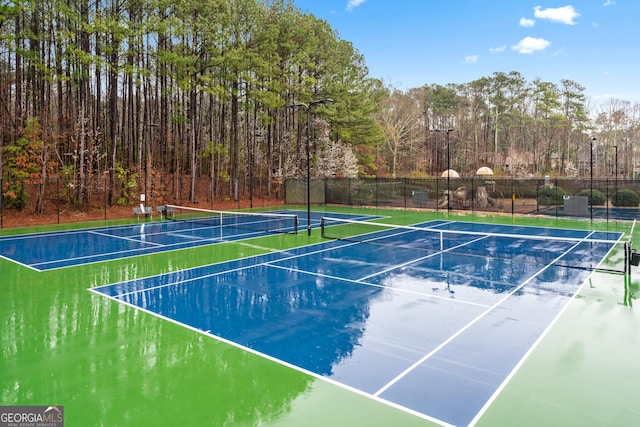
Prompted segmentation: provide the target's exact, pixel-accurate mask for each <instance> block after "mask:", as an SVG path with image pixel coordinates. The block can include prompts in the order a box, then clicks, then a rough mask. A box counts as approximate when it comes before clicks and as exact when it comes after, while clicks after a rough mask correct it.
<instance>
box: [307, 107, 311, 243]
mask: <svg viewBox="0 0 640 427" xmlns="http://www.w3.org/2000/svg"><path fill="white" fill-rule="evenodd" d="M306 109H307V236H311V153H310V152H311V119H310V117H311V105H309V106H308V107H306Z"/></svg>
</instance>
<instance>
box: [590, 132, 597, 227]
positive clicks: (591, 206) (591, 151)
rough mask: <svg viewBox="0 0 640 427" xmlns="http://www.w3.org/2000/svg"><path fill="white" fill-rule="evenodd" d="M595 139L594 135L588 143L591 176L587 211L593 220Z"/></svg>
mask: <svg viewBox="0 0 640 427" xmlns="http://www.w3.org/2000/svg"><path fill="white" fill-rule="evenodd" d="M595 140H596V137H595V136H594V137H592V138H591V144H590V148H591V150H590V153H589V154H590V168H589V169H590V174H591V177H590V179H589V181H590V186H591V189H590V193H589V211H590V214H591V221H593V141H595Z"/></svg>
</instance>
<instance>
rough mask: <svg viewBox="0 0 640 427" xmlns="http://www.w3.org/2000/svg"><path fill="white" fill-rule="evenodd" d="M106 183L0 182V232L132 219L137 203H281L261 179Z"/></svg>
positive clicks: (272, 183)
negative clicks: (41, 225)
mask: <svg viewBox="0 0 640 427" xmlns="http://www.w3.org/2000/svg"><path fill="white" fill-rule="evenodd" d="M110 181H111V180H110V178H109V177H108V176H103V177H93V178H88V179H86V180H84V181H82V182H83V184H82V185H80V184H79V181H78V180H73V179H68V178H49V179H9V178H2V179H0V188H2V197H0V228H8V227H20V226H28V225H38V224H56V223H57V224H61V223H70V222H80V221H89V220H107V219H116V218H122V217H123V216H128V215H131V217H133V207H134V206H138V205H139V204H140V203H144V204H145V205H146V206H150V207H152V208H155V207H157V206H160V205H164V204H175V205H196V206H198V207H201V208H205V209H220V210H227V209H235V208H250V207H264V206H272V205H279V204H280V205H282V204H283V203H284V188H283V187H284V185H283V181H282V180H277V179H276V180H268V179H267V178H264V177H253V178H252V179H249V178H246V179H243V180H242V181H241V182H239V184H238V186H237V189H236V187H235V186H234V185H232V184H231V183H230V182H229V181H215V180H212V179H211V178H210V177H198V178H196V180H195V182H194V183H193V186H192V181H191V177H190V176H183V175H176V174H168V175H158V176H153V177H152V176H149V177H148V179H147V180H146V181H145V179H144V177H143V178H142V179H140V178H138V179H137V181H133V183H132V184H126V183H122V182H120V181H119V180H115V182H114V183H113V185H111V184H110ZM192 188H193V190H194V200H193V203H192V199H191V192H192ZM142 194H145V198H144V199H145V200H144V202H143V201H142V200H141V195H142Z"/></svg>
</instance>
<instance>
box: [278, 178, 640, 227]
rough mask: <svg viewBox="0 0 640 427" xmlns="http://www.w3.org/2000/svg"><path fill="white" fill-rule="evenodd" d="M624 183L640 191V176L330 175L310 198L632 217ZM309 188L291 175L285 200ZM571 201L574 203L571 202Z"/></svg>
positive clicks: (634, 209) (314, 183) (302, 196)
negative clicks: (425, 176)
mask: <svg viewBox="0 0 640 427" xmlns="http://www.w3.org/2000/svg"><path fill="white" fill-rule="evenodd" d="M623 189H624V190H627V191H628V190H630V191H632V192H634V193H636V194H640V180H614V179H593V180H591V179H589V178H586V179H585V178H549V177H545V178H511V177H478V176H476V177H468V178H453V177H452V178H449V179H447V178H446V177H443V178H395V179H392V178H371V179H360V178H358V179H356V178H327V179H317V180H313V179H312V180H311V186H310V194H311V197H310V202H311V204H314V205H318V204H320V205H325V204H326V205H331V204H333V205H348V206H371V207H378V208H383V207H390V208H406V209H414V208H415V209H431V210H436V211H438V210H449V209H452V210H461V211H470V212H486V213H501V214H512V215H514V214H530V215H555V216H572V217H588V218H591V217H595V218H598V219H605V220H609V219H611V220H616V219H623V220H626V219H633V218H634V217H635V216H636V214H637V213H638V212H640V210H638V203H636V204H635V206H631V207H629V206H620V205H618V206H616V205H615V203H616V201H618V203H620V197H615V195H616V192H618V190H623ZM592 190H593V192H592ZM306 191H307V189H306V180H305V179H287V180H286V181H285V203H286V204H305V203H306V200H307V198H306V194H307V193H306ZM591 194H593V197H591V196H590V195H591ZM619 194H622V193H619ZM572 199H573V200H572ZM576 200H577V201H578V202H582V203H581V205H582V208H580V204H578V205H576V204H575V202H576ZM624 200H626V199H624ZM568 201H571V202H572V203H571V204H569V205H567V202H568ZM585 203H586V205H585ZM565 205H566V206H567V207H565ZM575 206H578V208H575ZM565 209H566V210H567V211H566V212H565Z"/></svg>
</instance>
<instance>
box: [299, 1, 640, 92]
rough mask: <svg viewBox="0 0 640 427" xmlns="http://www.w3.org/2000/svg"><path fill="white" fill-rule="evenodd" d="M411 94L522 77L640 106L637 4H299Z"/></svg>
mask: <svg viewBox="0 0 640 427" xmlns="http://www.w3.org/2000/svg"><path fill="white" fill-rule="evenodd" d="M293 3H294V4H295V6H296V7H298V8H299V9H300V10H301V11H302V12H304V13H309V14H313V15H315V16H316V17H318V18H320V19H323V20H325V21H327V22H328V23H329V24H330V25H331V27H332V28H333V29H334V30H336V32H337V34H338V37H339V38H340V39H342V40H347V41H349V42H351V43H352V44H353V46H354V47H355V49H357V50H358V51H359V52H360V53H361V54H362V55H363V56H364V58H365V63H366V65H367V67H368V69H369V76H370V77H372V78H379V79H382V80H383V81H384V82H385V84H386V85H391V86H393V87H396V88H399V89H402V90H407V89H410V88H415V87H420V86H423V85H425V84H426V85H431V84H440V85H446V84H449V83H469V82H471V81H473V80H476V79H478V78H481V77H490V76H492V75H493V73H495V72H504V73H508V72H510V71H518V72H520V73H521V74H522V76H523V77H524V78H525V79H526V80H527V81H533V80H534V79H536V78H540V79H541V80H543V81H548V82H552V83H556V84H558V85H559V84H560V81H561V80H562V79H569V80H573V81H575V82H577V83H579V84H581V85H582V86H584V87H585V91H584V94H585V95H587V97H588V98H589V99H591V100H593V101H594V102H602V101H606V100H607V99H610V98H616V99H619V100H625V101H630V102H634V103H635V102H640V1H639V0H573V1H562V0H561V1H550V2H549V1H545V0H533V1H528V0H294V1H293Z"/></svg>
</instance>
